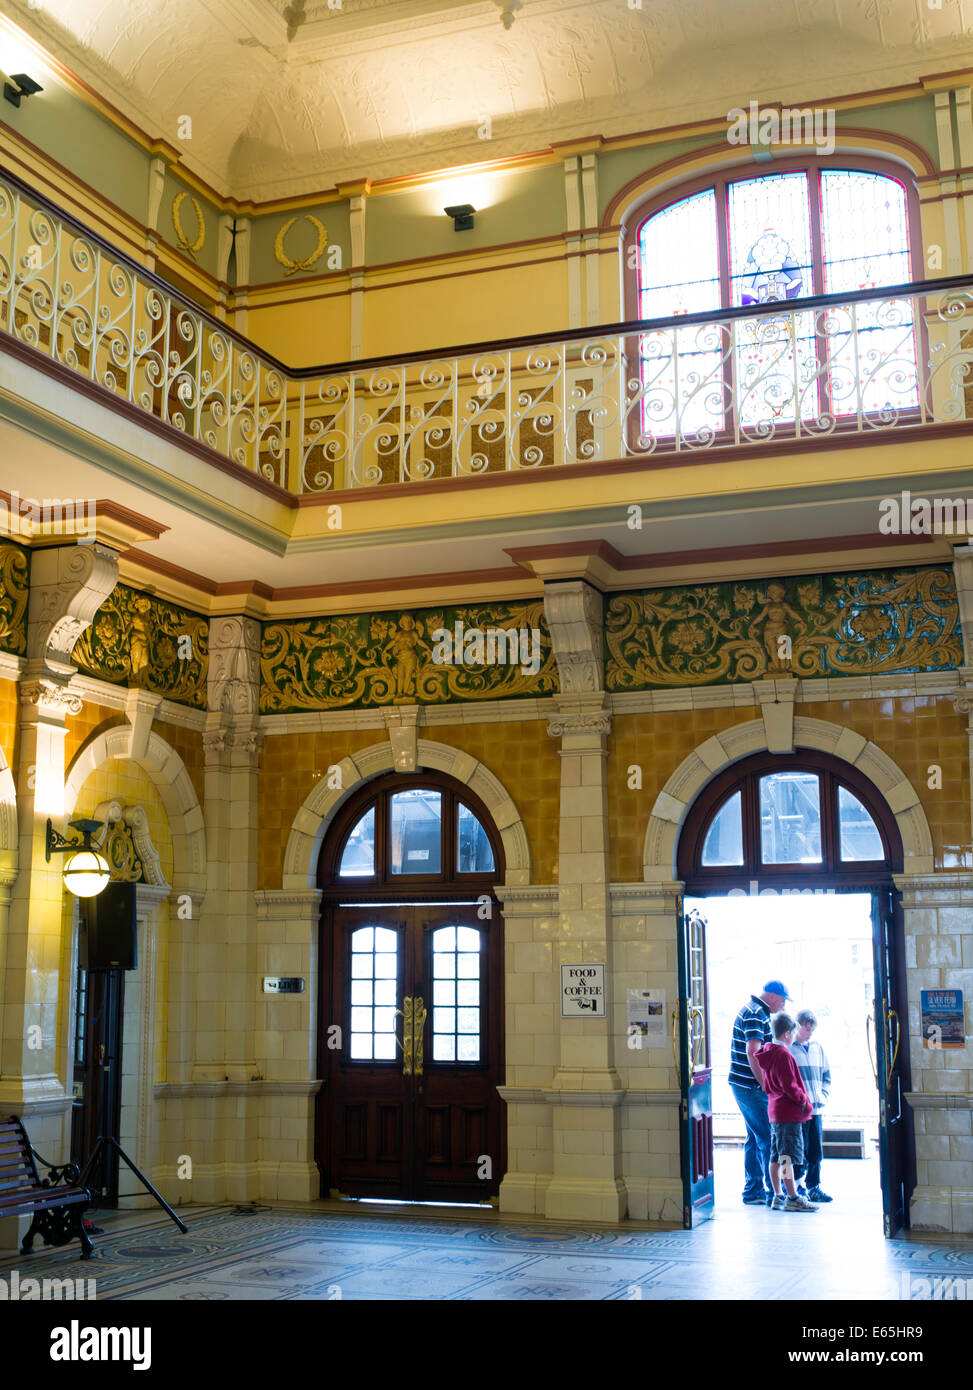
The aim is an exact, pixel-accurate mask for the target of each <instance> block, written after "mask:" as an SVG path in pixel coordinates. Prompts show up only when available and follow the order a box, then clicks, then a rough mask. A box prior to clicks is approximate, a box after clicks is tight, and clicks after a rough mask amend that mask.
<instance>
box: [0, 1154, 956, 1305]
mask: <svg viewBox="0 0 973 1390" xmlns="http://www.w3.org/2000/svg"><path fill="white" fill-rule="evenodd" d="M740 1162H741V1161H740V1160H738V1159H737V1158H736V1156H735V1155H733V1154H729V1155H723V1156H722V1157H721V1159H720V1161H719V1168H718V1173H719V1174H722V1175H723V1180H722V1183H721V1186H722V1190H723V1192H724V1194H725V1195H724V1199H723V1201H722V1203H721V1204H718V1208H717V1215H716V1217H715V1219H714V1220H712V1221H709V1222H706V1223H705V1224H704V1225H703V1226H701V1227H699V1228H698V1229H697V1230H695V1231H653V1230H649V1229H645V1228H636V1227H633V1226H629V1227H597V1228H595V1227H592V1228H588V1229H580V1228H574V1227H569V1226H564V1225H560V1224H558V1225H550V1224H542V1223H539V1222H535V1221H533V1220H529V1219H519V1220H518V1219H511V1218H503V1217H498V1216H495V1215H488V1216H484V1215H483V1214H482V1213H477V1214H476V1215H473V1216H470V1217H469V1218H467V1217H466V1216H465V1214H464V1215H463V1216H460V1215H458V1214H457V1212H456V1210H455V1209H449V1210H446V1209H439V1211H438V1213H435V1214H434V1213H433V1212H431V1211H430V1212H429V1213H428V1214H427V1210H428V1209H421V1214H417V1209H416V1208H414V1207H413V1208H409V1209H407V1210H401V1209H400V1213H399V1214H394V1213H393V1212H391V1211H390V1210H389V1209H388V1208H385V1209H383V1208H381V1207H378V1208H376V1207H373V1206H361V1205H358V1204H355V1205H353V1206H347V1205H345V1204H340V1205H339V1204H334V1203H319V1204H315V1205H314V1206H313V1207H293V1206H283V1205H282V1206H275V1207H273V1208H272V1209H264V1210H258V1211H255V1212H249V1211H248V1212H240V1211H236V1210H234V1208H232V1207H229V1206H224V1207H186V1208H182V1209H181V1212H180V1214H181V1215H182V1216H183V1218H184V1220H185V1221H186V1224H187V1225H188V1226H189V1233H188V1235H185V1236H184V1235H182V1234H180V1232H178V1231H177V1230H176V1228H175V1227H174V1226H173V1225H171V1223H169V1222H168V1221H167V1220H166V1218H165V1217H164V1216H163V1215H162V1214H161V1213H159V1214H157V1213H156V1212H155V1211H150V1210H144V1211H139V1212H126V1213H108V1212H104V1213H98V1214H97V1217H96V1220H97V1223H98V1224H99V1225H100V1226H102V1227H103V1229H104V1234H103V1235H101V1236H99V1237H96V1238H95V1244H96V1250H97V1256H96V1258H95V1259H94V1260H92V1261H90V1263H88V1264H85V1265H83V1264H82V1263H81V1261H80V1260H79V1259H78V1258H77V1255H76V1254H73V1253H72V1254H71V1255H68V1256H67V1257H65V1254H64V1252H63V1251H58V1250H51V1251H45V1250H44V1249H43V1247H40V1248H39V1253H38V1254H36V1255H35V1256H34V1257H33V1258H32V1259H29V1260H28V1259H25V1258H23V1257H20V1258H18V1257H17V1255H16V1254H15V1252H12V1251H3V1252H0V1277H3V1278H5V1279H7V1280H9V1278H10V1274H11V1271H12V1270H13V1269H15V1268H16V1269H18V1270H19V1272H20V1278H21V1279H24V1278H26V1277H33V1278H45V1277H47V1278H68V1277H70V1278H79V1277H87V1278H92V1277H93V1278H95V1279H96V1280H97V1297H98V1299H99V1300H135V1301H149V1302H157V1301H178V1300H192V1301H204V1300H209V1301H229V1300H236V1301H247V1300H283V1301H287V1300H303V1299H336V1298H339V1297H340V1298H342V1299H353V1300H358V1299H363V1300H364V1299H368V1300H370V1299H410V1300H428V1299H448V1300H457V1301H472V1300H479V1299H483V1300H494V1301H496V1300H517V1301H529V1300H544V1301H556V1300H585V1299H599V1300H612V1299H616V1300H617V1299H631V1298H642V1299H652V1300H683V1299H709V1298H732V1299H775V1300H780V1299H784V1300H790V1299H836V1298H842V1299H845V1298H847V1299H876V1298H877V1299H893V1300H895V1299H900V1298H902V1297H903V1290H904V1287H905V1286H904V1284H903V1280H902V1275H903V1273H909V1274H912V1275H925V1276H943V1275H958V1276H960V1277H961V1278H963V1279H964V1280H969V1281H970V1283H969V1287H973V1240H970V1239H963V1238H953V1239H942V1238H936V1239H932V1238H925V1239H924V1238H921V1237H916V1236H913V1237H911V1238H904V1239H899V1240H894V1241H886V1240H885V1239H884V1238H883V1236H882V1234H881V1219H880V1208H878V1205H877V1202H876V1200H875V1194H874V1192H873V1191H872V1190H871V1187H872V1184H871V1182H870V1181H869V1182H866V1179H869V1178H870V1177H871V1176H872V1175H873V1172H872V1170H871V1165H865V1164H861V1165H857V1166H856V1169H855V1170H854V1171H852V1170H849V1169H846V1170H845V1171H844V1172H840V1171H839V1170H838V1168H837V1165H833V1170H834V1173H833V1178H832V1180H831V1181H830V1182H829V1187H830V1188H833V1189H835V1196H836V1201H835V1202H834V1203H833V1204H832V1206H831V1207H826V1208H823V1209H822V1210H821V1211H820V1212H818V1214H817V1215H814V1216H797V1215H787V1214H783V1213H775V1212H770V1211H766V1210H765V1209H762V1208H754V1207H744V1206H742V1204H739V1203H738V1202H737V1200H736V1196H735V1185H736V1167H737V1166H739V1165H740ZM845 1189H847V1190H845ZM856 1189H858V1195H857V1196H856V1191H855V1190H856ZM839 1192H840V1193H841V1196H840V1197H839V1195H838V1194H839ZM731 1194H732V1197H731ZM906 1296H908V1294H906ZM912 1296H913V1297H914V1296H915V1294H914V1293H913V1295H912Z"/></svg>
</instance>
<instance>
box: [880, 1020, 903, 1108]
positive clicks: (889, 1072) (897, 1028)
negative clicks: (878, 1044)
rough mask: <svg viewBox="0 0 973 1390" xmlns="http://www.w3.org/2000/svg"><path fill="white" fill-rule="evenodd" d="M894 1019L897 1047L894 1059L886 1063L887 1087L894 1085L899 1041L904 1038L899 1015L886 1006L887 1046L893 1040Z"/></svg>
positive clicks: (894, 1049)
mask: <svg viewBox="0 0 973 1390" xmlns="http://www.w3.org/2000/svg"><path fill="white" fill-rule="evenodd" d="M882 1004H883V1005H885V1004H886V1001H885V1000H884V999H883V1000H882ZM893 1019H894V1020H895V1047H894V1048H893V1049H892V1060H891V1061H890V1062H888V1063H887V1064H886V1067H885V1086H886V1089H888V1088H890V1087H891V1085H892V1074H893V1072H894V1071H895V1064H896V1062H897V1061H898V1058H899V1043H900V1042H901V1040H902V1029H901V1027H900V1026H899V1015H898V1014H897V1013H896V1012H895V1010H894V1009H890V1008H888V1007H887V1006H886V1008H885V1039H886V1043H885V1045H886V1048H887V1047H888V1044H889V1043H890V1042H891V1040H892V1030H891V1023H892V1020H893Z"/></svg>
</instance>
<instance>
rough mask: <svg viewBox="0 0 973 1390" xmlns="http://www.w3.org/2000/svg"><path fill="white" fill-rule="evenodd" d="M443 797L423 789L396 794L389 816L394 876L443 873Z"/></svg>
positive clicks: (391, 866) (418, 788)
mask: <svg viewBox="0 0 973 1390" xmlns="http://www.w3.org/2000/svg"><path fill="white" fill-rule="evenodd" d="M442 800H443V799H442V794H441V793H440V792H437V791H430V790H428V789H426V788H423V787H413V788H412V789H411V790H409V791H404V792H396V793H395V794H394V795H393V796H392V798H391V808H390V812H389V841H390V860H391V862H390V868H391V870H392V873H393V874H438V873H440V872H441V870H442V862H441V861H442V852H441V845H442V836H441V825H442Z"/></svg>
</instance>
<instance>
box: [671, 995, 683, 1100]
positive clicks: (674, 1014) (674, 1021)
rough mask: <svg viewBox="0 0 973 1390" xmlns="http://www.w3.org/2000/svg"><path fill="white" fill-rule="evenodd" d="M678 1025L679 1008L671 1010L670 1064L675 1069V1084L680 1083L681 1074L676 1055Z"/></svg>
mask: <svg viewBox="0 0 973 1390" xmlns="http://www.w3.org/2000/svg"><path fill="white" fill-rule="evenodd" d="M678 1026H679V1010H678V1009H673V1011H672V1065H673V1066H674V1067H675V1069H676V1085H677V1086H681V1085H682V1075H681V1073H680V1071H679V1059H678V1058H677V1057H676V1029H677V1028H678Z"/></svg>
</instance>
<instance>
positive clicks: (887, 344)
mask: <svg viewBox="0 0 973 1390" xmlns="http://www.w3.org/2000/svg"><path fill="white" fill-rule="evenodd" d="M38 219H40V220H38ZM5 265H6V268H5ZM971 320H973V276H964V275H959V276H950V277H944V278H942V279H936V280H922V281H915V282H911V283H908V284H902V285H895V286H882V287H880V288H878V289H865V290H858V291H854V292H852V293H848V294H831V295H815V296H812V297H810V298H806V299H795V300H788V301H785V302H773V303H769V304H763V305H752V306H751V305H748V306H744V307H740V308H733V309H721V310H719V311H717V312H704V313H698V314H686V315H675V316H671V317H668V318H662V319H639V320H627V321H622V322H617V323H611V324H603V325H599V326H597V327H595V328H592V327H587V328H577V329H568V330H565V331H564V332H562V333H557V334H551V333H538V334H532V335H529V336H520V337H516V338H504V339H495V340H491V341H487V342H480V343H466V344H461V345H457V346H450V347H444V348H441V349H439V350H437V351H436V352H429V351H420V352H414V353H404V354H393V355H386V356H381V357H370V358H363V359H358V360H352V361H345V362H339V363H334V364H327V365H321V366H316V367H297V368H294V367H289V366H287V365H286V364H285V363H283V362H281V361H280V360H279V359H278V358H276V357H274V356H273V355H272V354H270V353H266V352H263V351H262V350H260V349H258V348H257V347H256V346H255V345H254V344H253V343H252V342H250V341H249V340H248V339H246V338H244V337H243V336H242V335H240V334H239V333H237V332H235V331H234V330H233V329H232V328H230V327H228V326H227V325H226V324H224V323H221V322H220V321H219V320H218V319H217V318H215V317H214V316H213V315H212V314H209V313H208V312H207V311H206V310H204V309H202V308H201V307H200V306H198V305H195V304H193V303H192V302H191V301H190V300H189V299H187V298H186V297H185V296H184V295H182V294H180V293H179V292H178V291H176V290H174V289H173V288H171V287H170V286H169V285H167V284H166V283H165V281H163V280H162V279H160V278H159V277H158V276H156V275H155V274H153V273H152V272H151V271H149V270H146V269H145V268H144V267H143V266H141V265H140V264H139V263H138V262H137V261H135V260H134V259H133V258H132V257H130V256H128V255H126V254H125V253H124V252H122V251H119V250H117V249H116V248H114V247H113V246H111V244H110V243H109V242H108V241H106V240H105V239H104V238H103V237H101V236H99V235H98V234H97V233H95V232H93V231H91V230H90V228H87V227H85V226H84V225H83V224H82V223H81V222H80V221H78V220H77V219H76V218H75V217H73V216H72V215H71V214H69V213H67V212H65V211H64V210H63V209H61V208H59V207H57V205H56V204H54V203H53V202H51V201H50V200H49V199H47V198H45V197H44V196H42V195H40V194H38V193H36V192H34V191H33V190H32V189H30V188H29V186H28V185H27V184H25V183H24V182H23V181H22V180H21V179H19V178H18V177H17V176H16V175H14V174H12V173H11V172H9V171H7V170H4V169H2V168H0V328H2V329H4V330H5V331H6V332H8V333H10V334H12V335H13V336H14V337H15V338H18V339H19V340H20V341H21V342H24V343H26V344H27V345H28V346H29V347H31V348H33V349H34V350H37V351H40V352H42V353H45V355H47V356H48V357H50V358H52V359H53V360H54V361H55V362H58V363H60V364H62V365H64V366H67V367H69V368H71V369H73V370H75V371H78V372H80V373H82V374H84V375H85V376H86V377H88V379H89V380H91V381H93V382H95V383H96V384H97V385H98V386H99V387H101V388H102V389H105V390H108V391H109V392H111V393H113V394H114V395H115V396H121V397H123V398H124V399H126V400H127V401H129V402H131V403H132V404H134V405H136V406H139V407H141V409H143V410H145V411H148V412H149V413H150V414H152V415H153V416H154V417H155V418H156V419H157V420H159V421H161V422H163V424H165V425H166V426H169V427H172V428H174V429H175V430H178V431H179V432H181V433H182V434H184V435H189V436H191V437H192V438H193V440H194V441H196V443H197V444H198V445H201V446H204V447H206V448H209V449H212V450H216V451H217V453H220V454H222V455H223V456H224V457H226V458H228V459H231V460H233V461H235V462H236V463H238V464H240V465H242V466H243V467H245V468H247V469H249V470H251V471H253V472H254V473H256V474H257V475H258V476H259V477H261V478H262V479H264V480H265V481H267V482H269V483H272V484H277V485H279V486H282V487H284V488H286V489H288V490H289V491H291V492H293V493H308V492H311V493H315V492H317V493H320V492H326V491H330V490H333V489H338V488H341V489H344V488H349V487H350V488H362V487H373V486H378V485H383V484H384V485H394V484H408V483H409V482H415V481H427V480H430V479H435V478H449V477H453V478H458V477H475V476H483V475H485V474H489V473H498V472H514V471H517V472H521V471H524V470H534V469H537V468H545V467H548V466H558V465H568V466H570V465H571V464H575V465H576V464H579V463H591V462H598V461H599V460H608V459H619V458H632V459H638V458H640V457H646V458H647V457H649V456H651V455H657V454H673V453H684V452H685V453H693V452H697V453H698V452H700V451H703V452H705V451H707V450H709V449H711V448H713V447H722V446H730V447H752V446H754V445H760V444H766V443H768V442H772V441H777V442H784V441H788V442H790V441H794V440H821V439H822V438H825V437H827V436H829V435H847V434H848V433H849V432H851V433H869V434H870V433H872V432H876V431H881V430H888V429H890V428H897V427H916V426H922V425H929V424H934V423H944V422H945V423H953V424H955V423H957V422H959V421H965V420H970V419H973V399H970V398H971V396H973V324H971Z"/></svg>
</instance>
